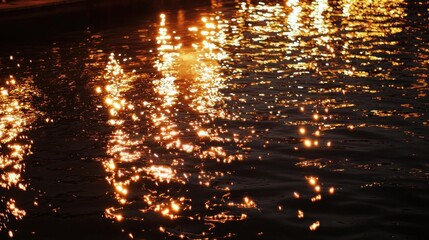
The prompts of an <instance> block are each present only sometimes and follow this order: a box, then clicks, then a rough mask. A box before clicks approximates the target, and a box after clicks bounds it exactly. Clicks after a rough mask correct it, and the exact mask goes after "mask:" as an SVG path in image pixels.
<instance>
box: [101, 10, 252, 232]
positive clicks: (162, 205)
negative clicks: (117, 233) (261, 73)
mask: <svg viewBox="0 0 429 240" xmlns="http://www.w3.org/2000/svg"><path fill="white" fill-rule="evenodd" d="M168 17H169V16H168V15H167V14H161V15H160V16H159V24H158V26H157V33H158V34H157V36H156V51H154V52H155V53H156V56H155V60H154V65H153V66H154V68H155V69H156V70H157V73H158V74H157V75H155V76H154V78H153V79H151V78H149V79H148V80H150V81H151V84H152V85H151V86H152V87H153V88H152V90H153V96H150V97H148V98H146V99H145V100H143V101H142V102H136V101H139V99H137V100H135V99H133V98H131V97H130V96H129V91H132V89H133V85H135V84H138V81H136V80H137V79H140V78H141V77H140V76H138V75H137V74H136V73H135V72H134V71H128V72H127V71H125V70H124V69H123V68H122V66H121V64H122V63H120V61H118V60H117V59H116V56H117V55H115V54H111V56H110V58H109V62H108V64H107V66H106V68H105V75H104V77H103V79H102V81H101V82H100V84H99V86H95V87H94V92H95V93H96V94H98V95H100V97H101V98H102V99H103V101H102V102H103V105H104V107H105V108H106V111H107V112H108V113H109V120H108V121H107V123H108V124H109V125H110V126H111V127H113V129H114V130H113V131H112V134H111V139H110V141H109V144H108V146H107V154H108V155H109V156H110V158H107V159H105V161H104V162H103V165H104V168H105V171H106V172H108V173H109V176H108V177H107V181H108V182H109V183H110V184H111V185H112V189H113V191H112V192H113V194H114V196H115V199H116V200H117V203H118V204H117V206H112V207H109V208H107V209H106V210H105V216H106V217H107V218H111V219H115V220H116V221H124V220H126V219H134V218H139V216H144V214H147V213H150V212H153V213H157V214H159V216H162V217H164V218H165V219H166V220H175V219H178V218H181V219H183V218H186V219H189V220H193V221H196V222H200V221H203V223H202V224H203V226H205V228H206V227H207V226H206V225H205V224H204V222H225V221H239V220H243V219H245V218H246V217H247V215H246V214H244V213H242V212H240V211H237V212H236V211H234V212H233V213H227V212H224V211H222V210H220V209H219V210H218V211H212V212H211V213H210V214H207V215H205V216H200V213H198V214H196V215H195V213H193V212H192V209H193V207H198V206H193V205H192V199H189V198H187V197H186V195H188V193H187V190H186V188H187V184H188V183H189V184H190V186H192V184H197V186H199V187H202V188H214V189H215V190H216V191H221V194H224V193H225V192H226V191H229V188H228V187H227V186H226V187H222V188H219V187H218V186H212V185H211V183H212V182H213V181H214V180H215V179H217V178H223V177H225V175H226V174H230V173H224V172H221V171H215V172H212V171H205V170H204V161H206V160H216V161H213V162H214V163H216V164H218V163H220V164H222V163H231V162H232V161H235V160H243V159H244V157H245V154H246V151H249V149H248V148H247V149H246V148H245V144H246V142H248V141H249V139H250V138H251V136H241V135H240V134H238V133H231V134H229V133H228V131H226V130H225V129H224V128H223V127H221V126H219V127H217V128H213V126H212V125H213V124H212V123H213V121H215V120H216V119H222V118H230V116H229V115H228V113H227V112H225V110H224V108H223V105H224V104H225V103H224V98H225V97H224V96H223V94H222V93H221V90H222V88H224V87H225V81H226V79H225V77H224V76H223V73H222V71H221V62H222V61H223V60H224V59H226V58H227V57H228V56H227V55H226V53H225V51H224V50H223V49H222V48H220V47H219V46H221V45H222V44H223V41H225V39H224V37H225V36H224V32H223V29H222V28H223V27H224V26H225V23H224V22H223V21H222V20H221V18H220V17H219V16H207V17H202V18H201V22H200V23H199V24H198V25H197V26H189V28H188V30H189V32H190V33H192V34H194V40H193V43H192V44H191V45H190V46H187V47H183V45H182V43H181V41H182V40H181V39H182V37H181V36H180V35H179V34H178V33H177V32H176V31H174V30H171V29H170V28H169V23H168ZM182 17H183V16H182ZM123 64H124V65H125V64H126V63H125V62H124V63H123ZM145 80H146V79H145ZM183 112H185V113H186V114H188V115H192V118H190V119H189V120H187V121H183V120H182V119H181V118H182V117H180V116H179V114H183ZM145 121H149V124H148V123H146V122H145ZM145 124H148V125H147V127H145ZM207 141H210V142H212V143H216V144H214V145H212V146H210V145H206V144H205V143H206V142H207ZM223 144H227V145H232V146H234V148H235V149H237V150H234V151H231V150H229V149H225V148H224V147H223V146H222V145H223ZM240 149H246V150H244V151H240ZM188 161H194V162H188ZM186 164H191V165H192V166H194V167H192V168H191V169H187V170H186V169H184V166H186ZM222 204H223V205H225V206H229V207H235V208H236V209H242V210H244V209H256V206H257V205H256V202H255V201H254V200H252V199H251V198H250V197H244V198H243V200H242V202H238V203H236V202H232V201H226V200H223V203H222ZM215 205H216V204H215ZM215 205H211V206H212V207H214V206H215ZM215 208H217V207H215ZM136 209H138V212H136ZM141 218H143V217H141ZM212 227H213V226H212V225H210V226H209V229H211V228H212ZM162 229H164V228H163V227H161V228H160V230H161V231H162V232H168V230H167V229H164V230H162ZM201 234H205V233H204V232H202V233H201ZM179 235H182V236H185V235H186V233H181V234H179ZM179 235H178V236H179Z"/></svg>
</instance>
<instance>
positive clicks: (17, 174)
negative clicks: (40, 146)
mask: <svg viewBox="0 0 429 240" xmlns="http://www.w3.org/2000/svg"><path fill="white" fill-rule="evenodd" d="M4 83H5V84H4V85H3V86H0V92H1V94H0V187H1V188H3V189H6V190H9V191H10V192H13V191H12V190H14V191H15V190H18V191H26V190H27V184H26V183H25V182H24V181H23V179H22V176H21V174H22V173H23V172H24V171H25V165H24V163H23V161H24V159H25V157H26V156H28V155H29V154H31V146H32V141H31V140H30V139H28V137H27V136H26V135H25V134H24V133H25V131H27V130H29V129H31V126H32V125H31V124H32V123H33V122H34V121H35V120H36V119H37V117H38V113H37V112H36V111H35V110H34V108H33V106H32V105H31V99H32V98H33V97H36V96H39V95H40V93H39V92H38V91H37V90H36V89H35V88H34V85H33V82H32V79H31V78H28V79H22V80H17V79H15V77H14V76H10V77H9V79H7V80H6V81H5V82H4ZM9 191H7V194H6V195H5V196H3V197H2V199H1V201H0V204H1V205H4V206H3V207H2V209H4V212H0V231H6V230H7V229H8V223H9V222H10V221H11V219H16V220H21V219H22V218H23V217H25V215H26V211H25V210H23V209H20V208H19V203H17V202H16V201H15V198H13V197H12V196H9ZM9 236H10V237H13V232H12V231H11V230H9Z"/></svg>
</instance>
